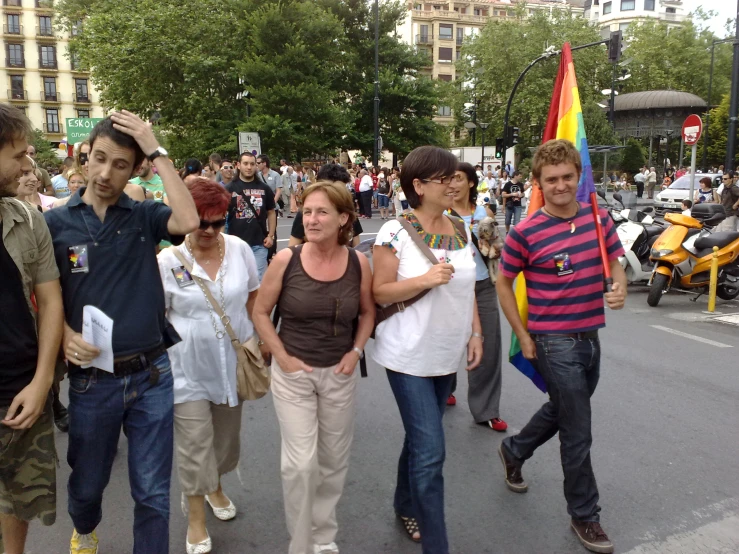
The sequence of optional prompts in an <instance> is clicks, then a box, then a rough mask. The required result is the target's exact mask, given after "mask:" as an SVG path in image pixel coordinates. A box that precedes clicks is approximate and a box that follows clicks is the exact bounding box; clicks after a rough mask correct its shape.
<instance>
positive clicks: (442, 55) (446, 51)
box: [439, 48, 452, 63]
mask: <svg viewBox="0 0 739 554" xmlns="http://www.w3.org/2000/svg"><path fill="white" fill-rule="evenodd" d="M439 61H440V62H442V63H452V49H451V48H439Z"/></svg>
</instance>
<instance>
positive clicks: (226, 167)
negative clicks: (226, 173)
mask: <svg viewBox="0 0 739 554" xmlns="http://www.w3.org/2000/svg"><path fill="white" fill-rule="evenodd" d="M233 168H234V166H232V165H224V166H223V167H221V169H222V170H223V169H233Z"/></svg>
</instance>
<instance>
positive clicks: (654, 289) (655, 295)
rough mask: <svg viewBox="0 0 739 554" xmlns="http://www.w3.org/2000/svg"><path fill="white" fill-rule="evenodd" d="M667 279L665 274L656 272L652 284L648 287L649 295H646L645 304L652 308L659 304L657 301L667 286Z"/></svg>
mask: <svg viewBox="0 0 739 554" xmlns="http://www.w3.org/2000/svg"><path fill="white" fill-rule="evenodd" d="M668 280H669V278H668V277H667V275H662V274H661V273H657V275H655V276H654V279H652V286H651V287H650V289H649V296H647V304H649V305H650V306H652V307H653V308H654V307H655V306H656V305H657V304H659V301H660V299H661V298H662V295H663V294H664V291H665V289H666V288H667V282H668Z"/></svg>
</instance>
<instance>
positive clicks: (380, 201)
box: [377, 194, 390, 208]
mask: <svg viewBox="0 0 739 554" xmlns="http://www.w3.org/2000/svg"><path fill="white" fill-rule="evenodd" d="M389 206H390V199H389V198H388V197H387V194H378V195H377V207H378V208H388V207H389Z"/></svg>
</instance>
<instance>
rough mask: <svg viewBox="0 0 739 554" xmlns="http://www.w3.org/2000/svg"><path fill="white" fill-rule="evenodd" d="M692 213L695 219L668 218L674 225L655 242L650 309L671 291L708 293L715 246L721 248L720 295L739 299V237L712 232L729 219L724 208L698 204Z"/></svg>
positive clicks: (666, 219) (684, 217)
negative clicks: (672, 289)
mask: <svg viewBox="0 0 739 554" xmlns="http://www.w3.org/2000/svg"><path fill="white" fill-rule="evenodd" d="M692 213H693V216H694V217H690V216H685V215H682V214H677V213H668V214H666V215H665V221H667V222H668V223H670V224H671V225H670V226H669V227H668V228H667V229H665V230H664V231H663V232H662V234H661V235H660V236H659V238H658V239H657V240H656V241H655V242H654V245H653V246H652V251H651V255H650V256H649V259H650V260H651V261H652V262H654V264H655V265H654V271H653V273H652V278H651V280H650V282H649V285H650V289H649V296H648V297H647V304H649V305H650V306H656V305H657V304H659V301H660V299H661V298H662V295H663V294H664V293H666V292H667V291H669V290H670V288H678V289H682V290H700V291H701V294H702V293H704V292H706V291H707V290H708V285H709V281H710V275H711V259H712V258H713V247H714V246H718V248H719V250H718V267H719V273H718V283H717V286H716V295H717V296H718V297H719V298H721V299H723V300H733V299H734V298H736V297H737V296H739V233H733V232H718V233H717V232H713V231H712V229H711V227H713V226H715V225H717V224H718V223H720V222H721V221H723V220H724V219H725V218H726V212H725V211H724V208H723V206H721V205H720V204H698V205H697V206H695V208H694V209H693V212H692ZM701 220H702V221H701ZM699 296H700V295H699Z"/></svg>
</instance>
